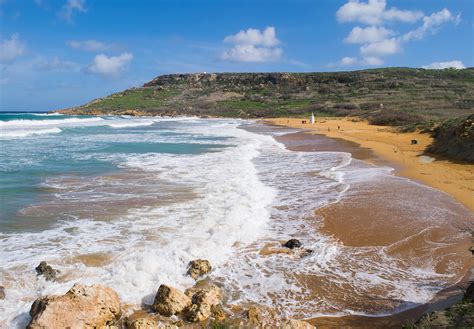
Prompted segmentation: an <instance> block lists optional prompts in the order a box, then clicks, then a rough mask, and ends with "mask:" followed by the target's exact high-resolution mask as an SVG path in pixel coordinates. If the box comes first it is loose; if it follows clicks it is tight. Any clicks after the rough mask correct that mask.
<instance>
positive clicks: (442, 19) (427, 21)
mask: <svg viewBox="0 0 474 329" xmlns="http://www.w3.org/2000/svg"><path fill="white" fill-rule="evenodd" d="M460 20H461V15H456V16H455V15H453V14H452V13H451V12H450V11H449V10H448V9H446V8H444V9H442V10H440V11H438V12H436V13H433V14H431V15H430V16H425V17H423V25H422V26H420V27H419V28H417V29H415V30H413V31H410V32H408V33H406V34H404V35H403V36H402V40H403V41H405V42H407V41H412V40H420V39H423V38H424V37H425V36H426V35H427V34H428V33H432V34H434V33H436V32H437V31H438V29H439V27H440V26H441V25H443V24H445V23H449V22H453V23H454V24H456V25H457V24H459V22H460Z"/></svg>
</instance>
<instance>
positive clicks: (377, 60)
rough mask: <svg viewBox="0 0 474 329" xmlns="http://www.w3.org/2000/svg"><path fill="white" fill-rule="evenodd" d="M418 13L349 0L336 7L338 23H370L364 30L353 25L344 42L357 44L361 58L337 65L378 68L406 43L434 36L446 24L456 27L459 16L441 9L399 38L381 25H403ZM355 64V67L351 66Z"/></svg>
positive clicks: (375, 0) (371, 0) (380, 0)
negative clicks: (402, 23) (384, 59)
mask: <svg viewBox="0 0 474 329" xmlns="http://www.w3.org/2000/svg"><path fill="white" fill-rule="evenodd" d="M420 15H421V12H413V11H406V10H399V9H397V8H390V9H386V1H385V0H368V1H367V2H361V1H360V0H349V1H348V2H347V3H346V4H345V5H343V6H342V7H341V8H339V10H338V12H337V18H338V20H339V21H341V22H346V21H347V22H349V21H350V22H356V21H358V22H362V23H365V24H371V25H370V26H367V27H360V26H355V27H354V28H353V29H352V30H351V32H350V33H349V34H348V35H347V37H346V38H345V39H344V42H346V43H352V44H360V45H361V46H360V48H359V52H360V56H361V58H360V59H359V58H354V57H351V59H352V60H351V61H348V60H347V58H349V57H346V60H344V58H343V59H342V60H341V61H340V62H339V65H342V66H344V65H381V64H383V57H385V56H390V55H394V54H397V53H400V52H401V51H402V50H403V46H404V44H406V43H409V42H412V41H416V40H421V39H423V38H425V37H426V36H427V35H430V34H435V33H436V32H437V31H438V30H439V28H440V27H441V26H442V25H443V24H446V23H449V22H452V23H454V24H456V25H457V24H458V23H459V22H460V19H461V18H460V15H457V16H456V15H453V14H452V13H451V12H450V11H449V10H448V9H446V8H444V9H442V10H440V11H438V12H435V13H432V14H431V15H429V16H424V17H423V24H421V25H420V26H419V27H418V28H416V29H413V30H411V31H409V32H407V33H405V34H403V35H401V36H399V37H394V36H395V35H396V34H398V33H397V32H396V31H393V30H389V29H387V28H385V27H383V26H381V25H383V24H384V23H385V22H386V21H388V20H398V21H404V22H415V21H416V20H418V19H419V18H420ZM354 63H355V64H354Z"/></svg>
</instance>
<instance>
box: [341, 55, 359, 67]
mask: <svg viewBox="0 0 474 329" xmlns="http://www.w3.org/2000/svg"><path fill="white" fill-rule="evenodd" d="M358 63H359V61H358V59H357V58H356V57H343V58H342V59H341V62H340V65H342V66H353V65H357V64H358Z"/></svg>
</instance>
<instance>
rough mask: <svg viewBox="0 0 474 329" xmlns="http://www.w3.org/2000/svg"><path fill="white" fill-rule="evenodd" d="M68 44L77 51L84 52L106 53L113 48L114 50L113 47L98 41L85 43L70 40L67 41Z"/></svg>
mask: <svg viewBox="0 0 474 329" xmlns="http://www.w3.org/2000/svg"><path fill="white" fill-rule="evenodd" d="M66 44H67V45H68V46H69V47H71V48H73V49H77V50H83V51H96V52H98V51H106V50H109V49H111V48H113V45H110V44H106V43H103V42H100V41H97V40H84V41H78V40H69V41H66Z"/></svg>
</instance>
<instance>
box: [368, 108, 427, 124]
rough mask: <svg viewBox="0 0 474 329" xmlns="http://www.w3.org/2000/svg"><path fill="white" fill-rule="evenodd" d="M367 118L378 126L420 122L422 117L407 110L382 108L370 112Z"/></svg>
mask: <svg viewBox="0 0 474 329" xmlns="http://www.w3.org/2000/svg"><path fill="white" fill-rule="evenodd" d="M367 120H368V121H369V123H370V124H373V125H377V126H404V125H408V124H413V123H417V122H420V121H422V118H421V117H420V116H419V115H416V114H412V113H407V112H401V111H390V110H380V111H377V112H372V113H370V114H368V116H367Z"/></svg>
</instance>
